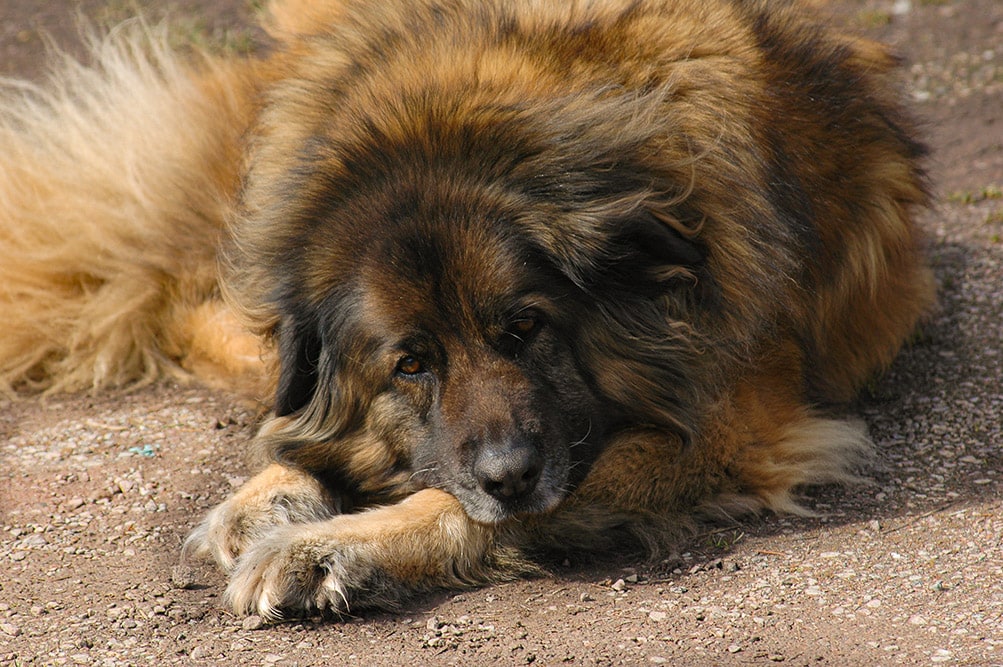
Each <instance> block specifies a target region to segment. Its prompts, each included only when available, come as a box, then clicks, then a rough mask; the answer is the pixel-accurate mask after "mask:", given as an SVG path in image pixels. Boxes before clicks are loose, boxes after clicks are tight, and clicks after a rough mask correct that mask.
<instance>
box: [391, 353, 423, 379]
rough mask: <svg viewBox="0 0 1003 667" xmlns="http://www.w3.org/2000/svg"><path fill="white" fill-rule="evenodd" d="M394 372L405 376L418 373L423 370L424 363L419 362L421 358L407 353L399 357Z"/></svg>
mask: <svg viewBox="0 0 1003 667" xmlns="http://www.w3.org/2000/svg"><path fill="white" fill-rule="evenodd" d="M396 372H397V374H398V375H405V376H412V375H418V374H419V373H424V372H425V364H423V363H422V362H421V359H419V358H417V357H412V356H411V355H407V356H405V357H401V359H400V361H398V362H397V369H396Z"/></svg>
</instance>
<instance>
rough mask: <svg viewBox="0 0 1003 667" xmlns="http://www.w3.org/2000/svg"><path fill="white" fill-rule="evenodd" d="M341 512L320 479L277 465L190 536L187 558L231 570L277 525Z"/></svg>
mask: <svg viewBox="0 0 1003 667" xmlns="http://www.w3.org/2000/svg"><path fill="white" fill-rule="evenodd" d="M338 510H339V507H338V502H337V499H335V498H334V497H333V496H332V495H331V494H330V493H329V492H328V491H327V489H325V488H324V485H323V484H321V483H320V481H318V480H317V478H315V477H313V476H312V475H310V474H308V473H305V472H302V471H299V470H296V469H294V468H288V467H285V466H282V465H279V464H277V463H273V464H272V465H270V466H268V467H267V468H265V469H264V470H263V471H262V472H260V473H259V474H258V475H256V476H255V477H254V478H252V479H251V480H250V481H248V482H247V483H246V484H244V486H242V487H241V488H240V489H239V490H238V491H237V492H236V493H235V494H233V495H232V496H231V497H230V498H229V499H228V500H226V501H225V502H223V503H221V504H220V505H218V506H217V507H216V508H215V509H213V510H212V511H211V512H210V513H209V515H208V516H207V517H206V518H205V519H204V520H203V521H202V523H201V524H199V526H198V527H197V528H195V530H193V531H192V533H191V535H189V536H188V539H187V540H186V541H185V547H184V554H185V557H191V556H201V557H209V558H212V559H213V560H215V561H216V562H217V563H218V564H219V565H220V567H222V568H223V569H224V570H226V571H230V570H232V569H233V567H234V565H235V564H236V561H237V558H238V557H239V556H240V555H241V554H242V553H244V551H246V549H247V547H248V546H249V545H250V544H251V543H253V542H255V541H256V540H258V539H260V538H261V537H262V536H263V535H265V534H266V533H267V532H268V531H269V530H271V529H272V528H274V527H275V526H279V525H285V524H302V523H306V522H311V521H321V520H323V519H327V518H330V517H332V516H334V515H335V514H336V513H337V512H338Z"/></svg>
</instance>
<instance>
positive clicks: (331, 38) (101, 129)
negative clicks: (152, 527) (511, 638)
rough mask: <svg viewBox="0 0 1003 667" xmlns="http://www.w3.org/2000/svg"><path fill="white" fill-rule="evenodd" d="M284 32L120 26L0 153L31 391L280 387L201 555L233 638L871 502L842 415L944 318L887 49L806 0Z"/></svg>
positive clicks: (7, 248)
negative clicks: (775, 514) (248, 615)
mask: <svg viewBox="0 0 1003 667" xmlns="http://www.w3.org/2000/svg"><path fill="white" fill-rule="evenodd" d="M268 26H269V29H270V31H271V33H272V34H273V35H274V37H275V40H276V43H275V45H274V46H273V47H272V48H271V49H270V50H269V55H268V56H267V57H262V58H252V59H246V60H245V59H224V60H219V59H213V58H208V57H207V58H201V59H196V60H194V61H193V60H192V59H184V58H180V57H178V56H174V55H171V54H170V53H168V52H166V51H165V50H164V49H163V48H162V47H160V46H158V42H157V40H156V39H153V40H148V39H146V37H142V36H140V37H130V36H129V35H128V34H125V35H118V36H114V35H113V36H112V38H111V39H110V41H108V42H105V43H103V44H99V45H97V48H96V51H97V55H98V58H97V61H98V62H97V64H96V65H95V66H93V67H92V68H83V67H81V66H78V65H72V64H70V65H64V66H63V68H62V74H57V75H55V77H54V80H53V81H52V82H50V85H48V86H46V87H43V88H41V89H36V88H33V87H30V86H26V85H22V86H14V87H13V88H8V90H7V91H5V93H4V95H5V99H6V100H7V101H5V102H4V104H3V109H2V112H3V121H2V126H0V179H2V180H0V317H2V321H3V327H4V333H3V336H2V338H0V379H2V381H3V382H4V384H5V385H6V386H7V388H8V390H32V389H35V390H50V391H52V390H62V389H77V388H82V387H101V386H107V385H121V384H123V383H131V382H136V381H142V380H144V379H150V378H153V377H157V376H159V375H162V374H164V373H177V372H191V373H194V374H195V375H198V376H200V377H202V378H205V379H207V380H209V381H213V382H217V383H223V384H226V385H228V386H232V387H235V388H239V389H244V390H248V391H253V392H257V391H261V390H262V389H264V388H270V389H269V391H270V392H272V393H273V395H274V404H273V406H272V408H273V412H272V414H271V416H270V417H269V419H268V420H267V421H266V422H265V423H264V424H263V426H262V428H261V432H260V435H259V440H260V442H261V443H262V444H263V445H264V446H266V447H267V449H268V451H270V453H271V455H272V457H273V460H274V462H273V463H272V464H271V465H270V466H269V467H268V468H266V469H265V470H264V471H263V472H261V473H260V474H259V475H258V476H257V477H255V478H253V479H252V480H251V481H250V482H248V483H247V485H246V486H245V487H244V488H242V489H241V490H239V491H238V492H237V493H236V494H235V495H234V496H233V497H232V498H230V499H229V500H227V501H226V502H224V503H223V504H222V505H220V506H219V507H218V508H216V509H215V510H213V511H212V512H211V513H210V515H209V516H208V518H207V519H206V520H205V521H204V522H203V523H202V524H201V526H199V527H198V528H196V530H195V532H194V533H193V534H192V536H191V537H190V538H189V542H188V550H189V553H196V554H206V555H209V556H211V557H213V558H215V560H216V561H217V562H218V563H220V565H222V566H223V567H224V568H225V569H226V570H228V571H229V572H230V574H231V583H230V586H229V589H228V596H229V600H230V602H231V603H232V605H233V606H234V607H235V609H236V610H238V611H240V612H257V613H262V614H265V615H268V616H272V615H277V614H280V613H309V612H311V611H315V610H325V609H330V610H335V611H338V610H346V609H353V610H354V609H357V608H361V607H365V606H371V605H392V604H394V603H395V602H397V601H399V600H400V599H402V598H403V597H405V596H407V595H408V594H411V593H414V592H417V591H421V590H426V589H429V588H433V587H440V586H446V587H449V586H459V585H469V584H472V583H477V582H485V581H490V580H492V579H496V578H499V577H503V576H508V575H511V574H513V573H516V572H518V571H520V570H525V569H527V568H530V567H531V566H530V565H528V561H527V560H526V558H527V556H528V555H529V554H532V553H534V552H538V551H545V550H550V549H576V550H577V549H603V548H605V547H608V546H609V545H611V544H619V543H621V542H624V541H632V542H634V543H637V544H639V545H640V546H643V547H647V548H649V549H652V550H657V549H659V548H660V547H665V546H667V545H670V544H671V543H672V542H673V541H675V540H678V539H679V538H680V536H682V535H684V534H685V531H686V530H687V529H688V528H689V527H690V526H691V525H692V524H693V521H694V519H695V518H700V517H706V516H712V515H715V514H734V513H736V512H741V511H752V510H756V509H762V508H768V509H774V510H792V511H797V509H798V506H797V504H796V502H795V501H794V500H793V499H792V495H791V492H792V489H794V488H795V487H797V486H798V485H802V484H810V483H820V482H830V481H839V480H845V479H848V478H850V477H852V471H851V468H852V466H853V464H854V463H855V462H856V461H857V460H858V458H859V457H861V456H862V455H864V454H866V452H867V450H868V444H867V439H866V436H865V435H864V434H863V433H862V431H861V429H860V428H859V427H858V426H855V425H852V424H850V423H847V422H845V421H840V420H838V419H834V418H832V417H831V416H826V412H825V411H826V409H827V407H830V406H832V405H834V404H838V403H840V402H845V401H847V400H848V399H850V398H851V397H853V395H854V392H855V391H856V390H857V389H858V387H859V386H860V385H861V384H862V383H863V382H865V381H866V380H867V379H868V378H869V377H870V376H872V374H873V373H875V372H876V371H878V370H879V369H881V368H882V367H883V366H885V365H886V364H887V363H888V362H889V361H890V360H891V359H892V357H893V355H894V354H895V353H896V351H897V349H898V348H899V346H900V344H901V343H902V341H903V339H905V338H906V337H907V336H908V335H909V334H910V332H911V330H912V329H913V327H914V326H915V324H916V321H917V319H918V318H919V317H920V316H921V315H922V313H923V312H924V310H925V309H926V308H927V306H928V304H929V302H930V300H931V294H932V287H931V279H930V275H929V273H928V271H927V269H926V268H925V266H924V264H923V262H922V259H921V257H920V254H919V251H918V249H917V245H918V243H917V232H916V229H915V227H914V225H913V224H912V222H911V221H910V215H911V210H912V209H913V208H914V207H915V206H917V205H921V204H923V203H924V200H925V193H924V185H923V177H922V173H921V170H920V168H919V167H918V166H917V160H918V158H919V157H920V156H921V154H922V148H921V147H920V146H919V145H918V144H917V143H916V142H915V141H914V140H913V138H912V137H911V128H910V126H909V123H908V122H907V121H906V120H905V119H904V118H903V115H902V113H901V111H900V109H899V107H898V106H897V102H896V99H895V98H896V96H895V94H894V88H893V86H892V85H891V83H890V82H889V81H888V73H889V71H890V70H891V69H892V65H893V60H892V58H890V57H889V56H888V55H887V54H886V52H885V51H884V50H883V49H882V48H881V47H879V46H877V45H874V44H871V43H869V42H865V41H861V40H858V39H852V38H847V37H844V36H841V35H838V34H834V33H832V32H831V31H829V30H827V29H825V28H823V27H820V26H818V25H816V24H814V23H812V22H810V21H809V20H807V19H805V18H804V17H803V16H802V15H801V13H800V12H799V11H798V10H797V9H796V8H795V7H792V6H790V5H788V4H786V3H784V2H779V1H776V0H770V1H767V0H594V1H585V0H581V1H569V0H520V1H511V0H504V1H503V0H479V1H478V0H399V1H397V2H364V1H362V0H359V1H356V2H352V1H350V0H344V1H338V0H328V1H327V2H307V1H305V0H304V1H296V0H285V1H283V2H277V3H275V4H274V5H273V6H272V7H271V11H270V18H269V22H268ZM220 267H222V268H220ZM243 327H246V329H244V328H243ZM245 330H246V331H250V332H253V335H252V334H250V333H244V331H245ZM181 369H184V370H181Z"/></svg>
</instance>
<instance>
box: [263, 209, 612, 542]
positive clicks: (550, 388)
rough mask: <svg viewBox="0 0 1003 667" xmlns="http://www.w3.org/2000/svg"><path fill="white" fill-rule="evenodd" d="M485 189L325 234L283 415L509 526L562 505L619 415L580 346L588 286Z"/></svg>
mask: <svg viewBox="0 0 1003 667" xmlns="http://www.w3.org/2000/svg"><path fill="white" fill-rule="evenodd" d="M396 197H397V198H398V201H397V202H396V203H397V204H399V203H400V200H399V198H400V197H402V195H401V194H400V193H397V195H396ZM430 199H431V201H430ZM443 199H447V200H449V201H443ZM457 199H459V200H460V201H462V202H463V203H462V204H460V203H458V202H457ZM476 199H477V198H476V197H472V196H470V195H462V196H458V195H456V194H450V195H445V196H444V197H443V198H439V199H436V198H435V197H432V196H430V195H429V194H428V193H427V192H426V193H425V194H424V195H422V196H420V197H418V200H416V201H412V202H411V204H410V205H409V206H406V207H404V208H403V209H402V208H400V207H397V210H395V211H393V212H391V211H390V210H380V209H379V206H378V205H376V207H375V208H371V209H370V210H369V211H365V212H363V211H359V216H360V219H361V218H365V219H366V220H368V221H369V223H368V224H351V225H349V226H351V227H352V228H353V229H354V230H355V234H356V235H354V238H350V239H348V238H345V239H342V240H340V241H339V243H338V246H337V248H334V249H333V248H332V247H331V246H326V245H324V243H323V240H322V239H323V235H322V234H321V235H319V236H318V237H317V238H318V240H319V241H320V243H319V244H318V245H317V246H316V247H314V248H313V249H308V250H306V251H305V256H304V259H303V266H306V267H309V268H308V269H307V273H308V274H311V273H312V274H313V275H312V276H310V275H308V276H306V277H305V278H304V279H305V280H307V281H308V282H311V281H312V284H310V285H309V286H308V287H307V288H306V289H303V288H300V289H301V290H303V291H306V292H308V293H310V294H314V295H322V298H321V299H320V300H317V301H313V302H311V303H301V304H300V305H299V306H297V309H298V310H297V313H296V314H295V315H294V316H293V317H291V318H288V319H287V320H286V323H285V324H283V327H288V329H284V330H283V331H282V332H281V334H280V338H281V339H282V342H281V348H282V355H283V375H282V380H281V383H280V384H281V386H280V388H279V401H278V408H277V409H278V412H279V413H280V414H286V415H292V416H295V418H297V419H299V420H301V421H304V422H309V423H314V424H317V425H318V426H317V428H318V429H320V430H328V431H330V432H331V433H332V435H334V438H333V440H334V441H331V442H327V443H326V444H325V445H324V447H325V448H327V449H328V450H337V449H339V448H343V449H346V450H348V449H353V448H357V449H360V450H362V451H364V452H365V455H368V456H382V457H384V458H386V459H387V460H391V459H392V460H393V464H392V466H391V467H394V468H398V467H399V468H402V469H404V470H407V471H408V474H409V478H410V482H412V483H413V484H415V485H417V486H434V487H437V488H442V489H444V490H446V491H449V492H450V493H452V494H453V495H455V496H456V497H457V498H458V499H459V500H460V502H461V503H462V504H463V506H464V508H465V509H466V511H467V512H468V514H469V515H470V517H471V518H473V519H474V520H476V521H480V522H498V521H501V520H504V519H506V518H508V517H510V516H513V515H518V514H524V513H535V512H542V511H546V510H548V509H551V508H553V507H554V506H555V505H556V504H557V503H558V502H559V501H560V500H561V499H562V498H563V497H564V495H565V493H566V491H567V489H568V487H569V485H570V484H572V483H573V482H574V481H575V479H576V474H575V473H576V469H577V470H578V471H579V472H584V470H585V469H586V468H587V466H588V463H589V461H590V460H591V458H592V457H593V456H594V454H595V445H596V443H597V442H600V441H601V437H602V433H603V431H604V429H605V425H606V423H607V422H608V420H609V419H610V417H611V414H612V413H611V411H610V410H609V409H607V408H604V407H603V406H602V401H601V400H600V399H599V398H598V397H597V396H596V393H595V392H594V390H593V389H592V387H591V384H592V380H591V378H590V377H589V373H588V371H586V370H585V369H583V367H582V365H581V363H580V360H579V355H578V352H577V350H576V349H575V345H574V341H575V339H576V338H577V332H576V329H577V327H578V323H577V322H576V320H578V319H580V317H579V316H578V315H576V312H577V311H578V309H579V308H578V306H577V303H578V301H579V300H578V299H577V298H576V296H575V294H576V290H575V289H574V287H573V286H572V284H571V283H570V282H569V281H568V280H567V279H566V278H564V277H563V276H562V275H560V273H559V272H558V271H556V270H554V269H553V267H551V266H550V265H549V264H548V263H547V262H546V261H545V260H543V259H542V258H541V257H540V255H539V253H538V252H537V251H536V250H535V249H533V248H532V247H530V246H528V245H527V244H525V243H524V242H523V240H521V239H520V238H518V237H517V236H513V235H512V233H511V226H512V221H511V220H510V219H506V218H507V215H508V214H507V213H505V212H504V211H501V210H499V207H497V206H492V205H481V204H478V203H477V202H476ZM370 204H371V205H372V202H370ZM357 220H359V219H357ZM377 221H378V222H377ZM342 225H344V223H343V222H342V223H339V226H342ZM346 258H348V259H347V260H346ZM346 261H347V262H350V266H348V265H347V264H346V266H344V267H342V268H339V263H346ZM293 320H296V321H298V324H293V323H292V322H293ZM332 420H337V421H338V422H340V423H334V421H332ZM330 454H331V452H328V453H327V454H325V455H330ZM333 458H338V456H337V455H336V454H334V455H333ZM313 465H315V466H316V465H317V464H313ZM322 465H326V464H322ZM337 466H338V467H340V468H342V469H343V470H344V471H346V472H347V473H348V474H349V475H351V474H352V470H351V469H352V467H353V466H354V463H353V462H352V461H346V460H345V459H340V460H339V462H338V463H337ZM364 474H366V475H370V474H372V473H371V471H370V470H369V469H367V470H366V472H365V473H364Z"/></svg>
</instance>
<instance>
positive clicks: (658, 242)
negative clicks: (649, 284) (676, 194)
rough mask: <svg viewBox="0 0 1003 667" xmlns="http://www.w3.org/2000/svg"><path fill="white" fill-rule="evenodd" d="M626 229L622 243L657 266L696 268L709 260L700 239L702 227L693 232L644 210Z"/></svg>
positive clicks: (627, 224) (631, 220) (629, 222)
mask: <svg viewBox="0 0 1003 667" xmlns="http://www.w3.org/2000/svg"><path fill="white" fill-rule="evenodd" d="M623 229H624V237H622V238H623V241H622V242H626V244H627V245H629V246H630V247H631V250H632V252H633V253H636V255H637V256H638V257H643V258H646V259H647V260H648V261H649V262H651V264H653V265H662V266H678V267H682V268H687V269H694V268H696V267H698V266H700V265H701V264H703V263H704V260H705V259H706V251H705V249H704V248H703V246H702V245H701V244H699V243H698V242H697V240H696V233H697V231H698V230H699V227H697V228H696V229H693V230H691V229H689V228H687V227H684V226H683V225H682V224H680V223H677V222H675V221H674V220H669V219H663V218H661V217H657V216H656V215H655V214H654V213H651V212H648V211H642V212H639V214H638V215H636V216H634V217H632V218H631V219H630V220H629V221H628V222H627V223H626V224H625V225H624V227H623ZM684 229H685V230H686V231H685V233H684V232H683V230H684Z"/></svg>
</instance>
